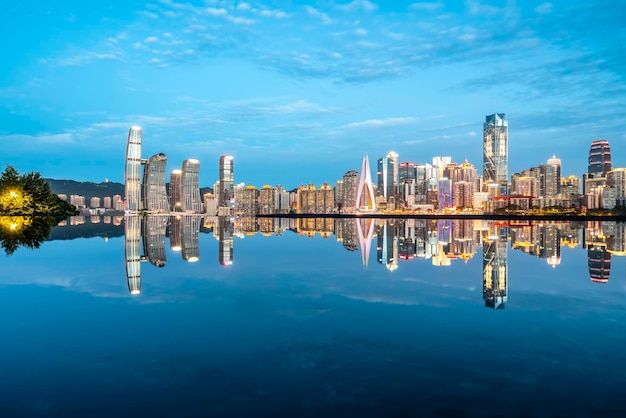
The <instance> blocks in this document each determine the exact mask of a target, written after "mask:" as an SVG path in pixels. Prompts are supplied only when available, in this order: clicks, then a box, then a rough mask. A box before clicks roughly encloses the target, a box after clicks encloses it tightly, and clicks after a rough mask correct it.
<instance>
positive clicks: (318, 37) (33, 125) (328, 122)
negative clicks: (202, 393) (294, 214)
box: [0, 0, 626, 188]
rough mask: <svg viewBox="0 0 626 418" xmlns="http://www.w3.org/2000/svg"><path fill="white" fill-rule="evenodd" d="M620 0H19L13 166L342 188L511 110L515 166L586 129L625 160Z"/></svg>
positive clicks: (444, 147) (1, 128)
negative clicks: (133, 136)
mask: <svg viewBox="0 0 626 418" xmlns="http://www.w3.org/2000/svg"><path fill="white" fill-rule="evenodd" d="M624 22H626V7H623V5H621V6H620V2H619V1H608V0H604V1H602V0H600V1H594V2H578V1H576V2H572V1H551V2H544V1H523V2H522V1H517V2H515V1H491V2H478V1H469V0H468V1H431V2H413V1H393V2H382V1H373V0H372V1H368V0H354V1H329V0H324V1H322V0H320V1H298V0H292V1H287V0H275V1H265V2H257V1H249V2H244V1H221V0H194V1H188V2H186V1H182V0H181V1H174V0H155V1H154V2H143V1H142V2H140V1H134V0H132V1H129V0H124V1H100V2H83V1H71V0H70V1H64V2H46V1H34V0H24V1H21V2H11V3H10V4H8V5H5V6H4V7H3V11H2V13H1V14H0V35H1V36H2V37H3V39H4V42H2V46H0V51H1V53H2V57H3V59H2V60H1V61H0V141H2V144H3V145H4V146H3V150H2V153H0V164H2V166H4V165H5V164H13V165H14V166H15V167H16V168H17V169H18V170H19V171H30V170H36V171H40V172H41V173H42V174H43V175H44V176H45V177H51V178H57V179H63V178H72V179H76V180H89V181H96V182H99V181H102V180H103V179H104V178H109V179H110V180H113V181H122V179H123V167H124V152H125V147H126V135H127V132H128V129H129V128H130V126H131V125H140V126H142V128H143V132H144V147H143V149H144V152H143V154H144V157H146V158H147V157H149V156H150V155H153V154H155V153H157V152H164V153H166V154H167V155H168V159H169V161H168V170H172V169H175V168H179V167H180V165H181V162H182V160H183V159H186V158H197V159H199V160H200V161H201V184H202V185H212V184H213V182H214V181H215V180H216V179H217V176H218V159H219V156H220V155H222V154H226V153H228V154H232V155H233V156H234V157H235V181H236V182H245V183H246V184H254V185H257V186H262V185H263V184H267V183H269V184H283V185H285V186H286V187H288V188H291V187H296V186H299V185H300V184H307V183H310V182H312V183H315V184H317V185H319V184H320V183H322V182H331V183H334V182H335V181H336V180H337V179H338V178H340V177H341V176H342V175H343V173H344V172H345V171H347V170H350V169H356V170H358V169H359V168H360V163H361V159H362V156H363V154H365V153H367V154H368V155H369V157H370V161H375V160H376V159H378V158H379V157H382V156H384V155H386V154H387V153H388V152H389V151H391V150H394V151H396V152H398V153H399V155H400V160H401V161H414V162H417V163H422V162H430V161H431V159H432V157H434V156H437V155H449V156H451V157H452V159H453V161H457V162H462V161H463V160H464V159H465V158H467V159H468V160H469V161H470V162H472V163H473V164H475V165H476V166H477V167H478V169H479V172H482V123H483V122H484V118H485V115H487V114H491V113H494V112H503V113H506V115H507V119H508V121H509V154H510V157H509V175H510V174H512V173H513V172H516V171H519V170H522V169H524V168H528V167H531V166H535V165H538V164H542V163H545V162H546V160H547V159H548V158H549V157H550V156H551V155H552V154H553V153H556V155H557V156H559V157H560V158H561V160H562V162H563V174H565V175H569V174H571V173H574V174H576V175H582V173H583V172H584V171H585V170H586V158H587V152H588V150H589V145H590V143H591V141H593V140H595V139H600V138H605V139H608V140H609V142H610V144H611V148H612V151H613V165H614V166H616V167H617V166H619V167H624V166H626V153H625V149H624V148H625V145H624V144H625V143H626V142H625V139H626V105H625V104H624V103H625V102H626V100H625V99H626V79H625V78H626V46H625V45H626V29H625V26H624Z"/></svg>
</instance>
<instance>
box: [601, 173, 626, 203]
mask: <svg viewBox="0 0 626 418" xmlns="http://www.w3.org/2000/svg"><path fill="white" fill-rule="evenodd" d="M606 184H607V186H610V187H613V188H614V189H615V195H616V198H617V199H623V198H624V197H626V168H614V169H612V170H611V171H609V172H608V173H606Z"/></svg>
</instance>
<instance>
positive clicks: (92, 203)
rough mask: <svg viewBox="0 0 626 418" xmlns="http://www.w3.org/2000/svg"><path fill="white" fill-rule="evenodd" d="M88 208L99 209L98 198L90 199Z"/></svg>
mask: <svg viewBox="0 0 626 418" xmlns="http://www.w3.org/2000/svg"><path fill="white" fill-rule="evenodd" d="M89 207H90V208H99V207H100V198H99V197H95V196H94V197H92V198H91V199H89Z"/></svg>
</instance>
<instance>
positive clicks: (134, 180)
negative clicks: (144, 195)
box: [124, 126, 141, 212]
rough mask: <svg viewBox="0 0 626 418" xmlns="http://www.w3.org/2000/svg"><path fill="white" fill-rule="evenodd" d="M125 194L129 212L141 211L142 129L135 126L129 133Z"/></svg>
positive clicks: (125, 169)
mask: <svg viewBox="0 0 626 418" xmlns="http://www.w3.org/2000/svg"><path fill="white" fill-rule="evenodd" d="M124 192H125V195H126V206H127V207H126V208H127V209H128V210H129V211H135V212H136V211H138V210H140V209H141V128H140V127H139V126H133V127H131V128H130V130H129V131H128V141H127V143H126V166H125V168H124Z"/></svg>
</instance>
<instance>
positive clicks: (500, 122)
mask: <svg viewBox="0 0 626 418" xmlns="http://www.w3.org/2000/svg"><path fill="white" fill-rule="evenodd" d="M508 130H509V123H508V121H507V120H506V117H505V114H504V113H494V114H493V115H488V116H486V118H485V123H484V125H483V184H484V187H488V185H489V184H490V183H496V184H498V194H500V195H506V194H507V183H508V177H509V168H508V156H509V134H508Z"/></svg>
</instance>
